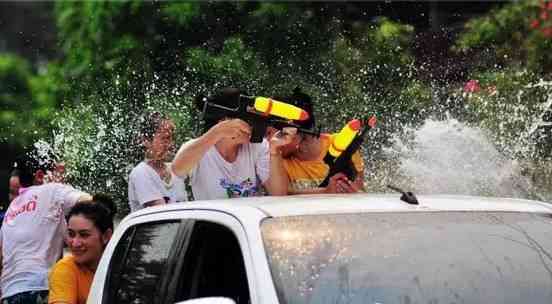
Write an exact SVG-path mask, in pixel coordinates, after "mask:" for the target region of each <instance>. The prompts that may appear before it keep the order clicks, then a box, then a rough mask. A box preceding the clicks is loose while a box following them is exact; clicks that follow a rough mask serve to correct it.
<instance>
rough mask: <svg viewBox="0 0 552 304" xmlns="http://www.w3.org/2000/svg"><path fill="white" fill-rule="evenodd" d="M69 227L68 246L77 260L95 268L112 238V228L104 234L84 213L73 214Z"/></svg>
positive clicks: (80, 263)
mask: <svg viewBox="0 0 552 304" xmlns="http://www.w3.org/2000/svg"><path fill="white" fill-rule="evenodd" d="M67 228H68V229H67V230H68V235H67V246H68V247H69V249H70V250H71V254H72V255H73V257H74V258H75V262H76V263H77V264H79V265H83V266H85V267H87V268H89V269H92V270H95V269H96V267H97V265H98V263H99V261H100V258H101V256H102V253H103V251H104V248H105V246H106V245H107V242H108V241H109V239H110V238H111V233H112V231H111V229H108V231H106V232H105V233H103V234H102V233H101V231H100V230H99V229H98V228H97V227H96V226H95V225H94V223H93V222H92V221H91V220H89V219H87V218H86V217H84V216H83V215H73V216H71V218H70V219H69V223H68V227H67Z"/></svg>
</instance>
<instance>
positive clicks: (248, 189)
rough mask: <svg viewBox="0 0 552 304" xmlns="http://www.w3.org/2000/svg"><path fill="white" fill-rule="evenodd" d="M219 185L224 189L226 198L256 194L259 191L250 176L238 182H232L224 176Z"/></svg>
mask: <svg viewBox="0 0 552 304" xmlns="http://www.w3.org/2000/svg"><path fill="white" fill-rule="evenodd" d="M220 186H221V187H222V188H224V189H225V190H226V194H227V195H228V198H233V197H247V196H256V195H257V193H258V192H259V188H258V187H257V185H255V183H254V182H253V181H252V180H251V178H247V179H246V180H244V181H243V182H241V183H239V184H234V183H232V182H230V181H229V180H227V179H225V178H221V179H220Z"/></svg>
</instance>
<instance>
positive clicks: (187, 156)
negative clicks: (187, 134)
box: [172, 129, 217, 176]
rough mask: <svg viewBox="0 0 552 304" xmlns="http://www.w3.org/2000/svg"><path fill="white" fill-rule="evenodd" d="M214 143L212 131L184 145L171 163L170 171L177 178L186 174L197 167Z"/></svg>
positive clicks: (214, 137)
mask: <svg viewBox="0 0 552 304" xmlns="http://www.w3.org/2000/svg"><path fill="white" fill-rule="evenodd" d="M216 143H217V135H216V134H215V132H213V129H211V130H209V131H207V133H205V134H203V135H202V136H200V137H198V138H196V139H193V140H190V141H188V142H186V143H184V144H183V145H182V146H181V147H180V149H179V150H178V152H177V153H176V156H175V157H174V160H173V161H172V171H173V172H174V173H175V174H176V175H179V176H183V175H185V174H187V173H188V172H190V171H191V170H192V168H194V167H195V166H196V165H197V163H198V162H199V161H200V160H201V158H202V157H203V155H205V153H206V152H207V150H209V149H210V148H211V147H212V146H214V145H215V144H216Z"/></svg>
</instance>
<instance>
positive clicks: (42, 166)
mask: <svg viewBox="0 0 552 304" xmlns="http://www.w3.org/2000/svg"><path fill="white" fill-rule="evenodd" d="M54 168H55V160H54V158H53V157H51V155H39V154H38V152H37V151H36V150H30V151H27V152H25V153H23V155H21V156H19V157H18V158H17V159H16V160H15V162H14V163H13V166H12V169H11V172H10V176H19V183H20V184H21V186H22V187H30V186H32V185H33V181H34V175H35V173H36V172H37V171H38V170H42V171H44V172H46V171H48V170H53V169H54Z"/></svg>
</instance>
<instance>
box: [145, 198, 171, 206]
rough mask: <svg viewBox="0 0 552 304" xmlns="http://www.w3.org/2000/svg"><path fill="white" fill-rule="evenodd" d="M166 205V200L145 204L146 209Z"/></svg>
mask: <svg viewBox="0 0 552 304" xmlns="http://www.w3.org/2000/svg"><path fill="white" fill-rule="evenodd" d="M165 204H166V203H165V200H162V199H158V200H155V201H151V202H147V203H145V204H144V207H153V206H160V205H165Z"/></svg>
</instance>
